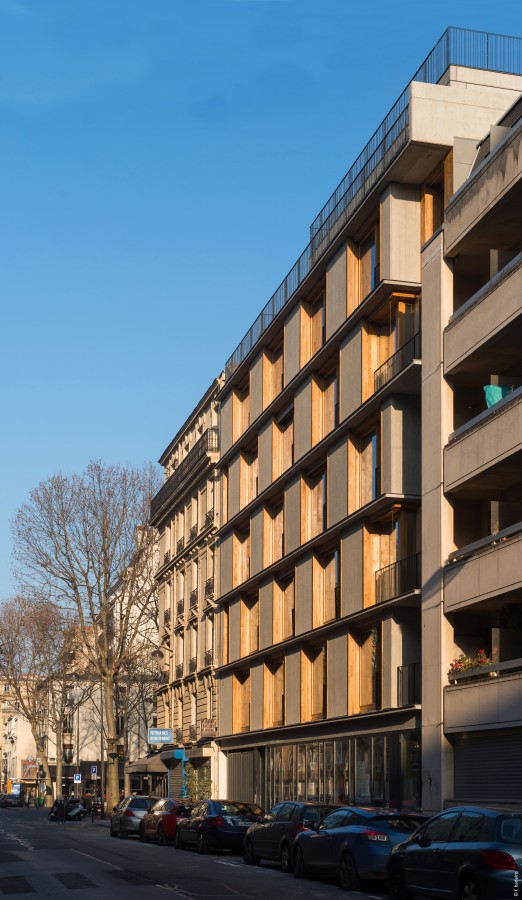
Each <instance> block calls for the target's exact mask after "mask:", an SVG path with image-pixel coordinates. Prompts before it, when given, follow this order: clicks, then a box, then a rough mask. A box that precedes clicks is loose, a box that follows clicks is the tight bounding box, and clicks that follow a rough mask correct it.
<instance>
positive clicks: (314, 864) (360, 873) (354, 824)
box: [292, 806, 427, 891]
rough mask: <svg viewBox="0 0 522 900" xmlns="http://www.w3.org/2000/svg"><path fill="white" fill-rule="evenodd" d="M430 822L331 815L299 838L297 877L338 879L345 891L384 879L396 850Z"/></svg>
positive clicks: (409, 816) (346, 810) (361, 811)
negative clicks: (389, 859)
mask: <svg viewBox="0 0 522 900" xmlns="http://www.w3.org/2000/svg"><path fill="white" fill-rule="evenodd" d="M426 820H427V817H426V816H422V815H417V814H416V813H410V812H405V813H403V812H397V811H394V810H389V809H382V808H379V809H369V808H363V807H359V806H344V807H341V808H339V809H336V810H334V812H331V813H329V815H327V816H326V817H325V818H324V819H323V821H322V822H321V823H320V825H318V826H317V828H316V830H314V831H302V832H301V833H300V834H298V835H297V837H296V839H295V841H294V846H293V851H292V861H293V866H294V875H295V877H296V878H303V877H305V876H306V875H312V874H317V875H329V876H331V877H337V878H338V879H339V882H340V884H341V887H342V888H343V889H344V890H345V891H350V890H352V891H353V890H359V889H360V888H361V887H362V886H363V882H364V881H366V880H370V879H377V878H383V879H384V877H385V875H386V863H387V862H388V858H389V856H390V853H391V850H392V847H393V846H394V844H397V843H398V842H399V841H403V840H404V839H405V837H406V836H407V835H410V834H411V833H412V832H413V831H416V830H417V828H418V827H419V825H422V824H423V822H425V821H426Z"/></svg>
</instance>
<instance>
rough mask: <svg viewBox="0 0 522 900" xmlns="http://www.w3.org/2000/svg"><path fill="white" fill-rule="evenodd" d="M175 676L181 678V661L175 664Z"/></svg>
mask: <svg viewBox="0 0 522 900" xmlns="http://www.w3.org/2000/svg"><path fill="white" fill-rule="evenodd" d="M176 678H183V663H178V665H177V666H176Z"/></svg>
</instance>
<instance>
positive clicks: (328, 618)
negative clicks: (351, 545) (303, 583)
mask: <svg viewBox="0 0 522 900" xmlns="http://www.w3.org/2000/svg"><path fill="white" fill-rule="evenodd" d="M313 572H314V576H313V627H314V628H318V627H319V626H321V625H323V624H324V623H325V622H332V621H333V620H334V619H338V618H339V615H340V606H339V599H340V598H339V551H338V550H334V551H332V552H331V553H328V554H326V555H324V556H319V555H317V556H314V563H313Z"/></svg>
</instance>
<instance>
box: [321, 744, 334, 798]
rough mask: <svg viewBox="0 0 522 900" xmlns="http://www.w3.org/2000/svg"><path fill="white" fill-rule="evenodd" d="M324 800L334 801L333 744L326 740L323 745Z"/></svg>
mask: <svg viewBox="0 0 522 900" xmlns="http://www.w3.org/2000/svg"><path fill="white" fill-rule="evenodd" d="M323 799H324V802H325V803H333V801H334V745H333V741H327V742H326V743H325V745H324V798H323Z"/></svg>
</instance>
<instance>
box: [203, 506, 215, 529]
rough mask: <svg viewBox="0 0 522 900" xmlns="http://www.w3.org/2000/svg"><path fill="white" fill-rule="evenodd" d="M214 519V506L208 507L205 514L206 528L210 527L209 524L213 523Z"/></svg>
mask: <svg viewBox="0 0 522 900" xmlns="http://www.w3.org/2000/svg"><path fill="white" fill-rule="evenodd" d="M213 521H214V507H212V509H208V510H207V513H206V515H205V528H208V527H209V525H212V523H213Z"/></svg>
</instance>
